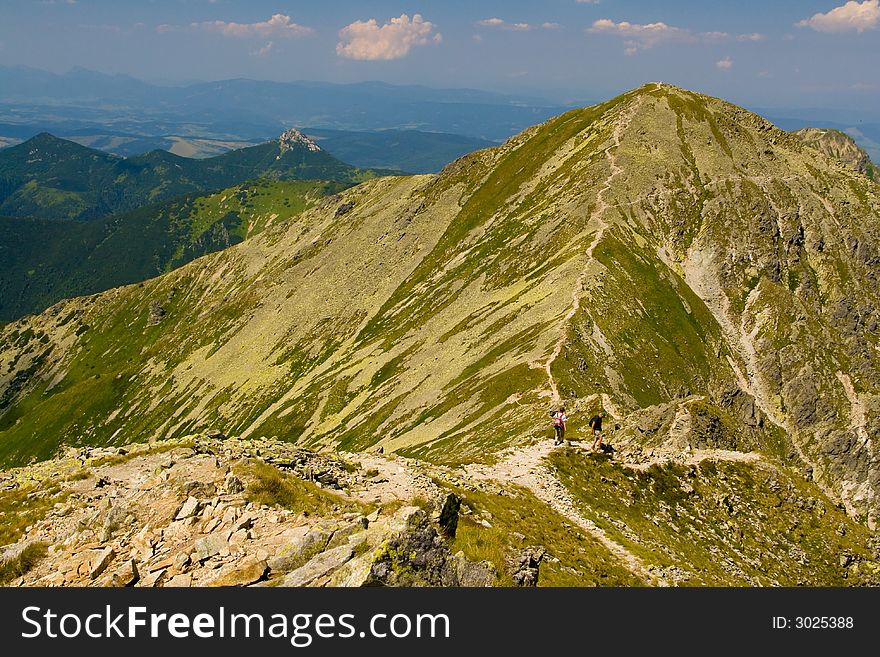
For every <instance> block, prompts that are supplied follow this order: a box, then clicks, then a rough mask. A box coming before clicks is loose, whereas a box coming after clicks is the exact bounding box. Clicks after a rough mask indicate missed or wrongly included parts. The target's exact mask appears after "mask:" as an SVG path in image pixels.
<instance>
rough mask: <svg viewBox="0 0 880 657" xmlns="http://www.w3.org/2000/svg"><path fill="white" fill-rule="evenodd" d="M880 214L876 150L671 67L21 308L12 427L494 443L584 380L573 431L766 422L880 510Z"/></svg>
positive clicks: (444, 459) (429, 453) (832, 479)
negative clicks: (617, 91)
mask: <svg viewBox="0 0 880 657" xmlns="http://www.w3.org/2000/svg"><path fill="white" fill-rule="evenodd" d="M878 231H880V191H878V188H877V186H876V185H875V184H874V183H872V182H871V181H870V180H868V179H866V178H865V177H864V176H862V175H860V174H859V173H858V172H856V171H855V170H853V169H851V168H850V167H848V166H845V165H843V164H840V163H839V162H837V161H836V160H834V159H832V158H830V157H828V156H826V155H824V154H823V153H821V152H819V151H817V150H815V149H813V148H811V147H808V146H805V145H804V144H803V142H802V141H801V140H799V139H798V138H796V137H794V136H792V135H790V134H788V133H785V132H783V131H780V130H777V129H776V128H774V127H773V126H772V125H770V124H769V123H767V122H766V121H764V120H762V119H761V118H759V117H757V116H755V115H753V114H750V113H748V112H746V111H745V110H742V109H740V108H737V107H735V106H732V105H730V104H727V103H725V102H723V101H720V100H716V99H712V98H707V97H704V96H700V95H697V94H694V93H691V92H687V91H684V90H681V89H677V88H674V87H670V86H667V85H656V84H651V85H647V86H645V87H642V88H640V89H638V90H635V91H633V92H630V93H628V94H624V95H623V96H620V97H618V98H615V99H613V100H611V101H609V102H607V103H604V104H602V105H597V106H595V107H591V108H587V109H581V110H575V111H572V112H569V113H567V114H564V115H562V116H559V117H557V118H555V119H552V120H550V121H548V122H547V123H545V124H542V125H540V126H537V127H535V128H532V129H530V130H527V131H526V132H524V133H523V134H521V135H519V136H517V137H515V138H513V139H511V140H510V141H509V142H507V143H506V144H504V145H503V146H501V147H498V148H495V149H490V150H486V151H480V152H478V153H475V154H472V155H470V156H467V157H465V158H463V159H461V160H459V161H457V162H456V163H454V164H452V165H450V166H449V167H447V169H446V170H444V171H443V172H442V173H441V174H440V175H438V176H417V177H409V178H394V179H378V180H374V181H370V182H367V183H364V184H362V185H360V186H358V187H356V188H354V189H351V190H348V191H346V192H345V193H343V194H342V195H341V196H340V197H338V198H334V199H331V200H327V201H324V202H322V203H321V204H319V205H318V206H317V207H315V208H313V209H311V210H308V211H306V212H304V213H302V214H300V215H297V216H296V217H293V218H292V219H290V220H289V221H287V222H285V223H283V224H279V225H274V226H272V227H270V228H268V229H267V230H266V231H265V232H264V233H263V234H261V235H259V236H257V237H255V238H253V239H251V240H248V241H247V242H245V243H243V244H240V245H237V246H235V247H233V248H230V249H227V250H225V251H223V252H220V253H216V254H212V255H209V256H206V257H204V258H201V259H199V260H197V261H195V262H193V263H191V264H189V265H187V266H185V267H183V268H181V269H179V270H177V271H174V272H171V273H169V274H166V275H164V276H162V277H160V278H157V279H154V280H151V281H147V282H145V283H143V284H140V285H136V286H130V287H126V288H119V289H116V290H112V291H110V292H107V293H105V294H101V295H98V296H95V297H89V298H81V299H74V300H71V301H67V302H63V303H61V304H58V305H56V306H54V307H53V308H51V309H50V310H48V311H47V312H45V313H43V314H42V315H39V316H35V317H30V318H26V319H24V320H21V321H19V322H15V323H13V324H10V325H8V326H6V327H5V328H4V329H2V333H0V413H2V416H0V454H2V457H3V458H4V459H5V460H6V461H7V462H23V461H27V460H28V459H30V458H33V457H35V456H36V457H46V456H48V455H50V454H51V453H52V452H53V451H54V450H55V448H56V447H57V446H58V445H59V444H61V443H62V442H64V443H68V444H99V445H104V444H111V443H115V442H126V441H129V440H132V439H138V438H139V439H143V440H146V439H147V438H167V437H175V436H182V435H185V434H187V433H191V432H193V431H197V430H200V429H204V428H207V427H209V426H214V425H217V426H223V427H226V428H227V429H228V430H229V432H231V433H235V434H242V435H244V436H245V437H260V436H269V437H271V436H278V437H280V438H283V439H285V440H290V441H297V442H299V443H301V444H304V445H312V446H315V445H334V446H339V447H342V448H345V449H350V450H363V449H365V448H367V447H370V446H373V445H377V444H379V445H382V446H383V447H384V449H385V450H386V451H392V450H394V451H397V452H399V453H402V454H406V455H409V456H415V457H419V458H422V459H426V460H429V461H433V462H439V463H452V462H467V461H475V460H481V459H483V457H484V456H485V455H487V454H489V453H491V452H493V451H496V450H499V449H501V448H504V447H508V446H511V445H522V444H526V443H529V442H532V441H534V440H535V439H536V438H537V437H539V436H541V435H543V434H544V432H545V431H546V426H547V417H546V416H547V411H548V410H549V408H550V406H551V405H552V404H558V403H560V402H565V403H566V405H567V406H568V407H569V411H570V414H571V415H572V418H573V420H572V425H573V426H572V427H571V431H570V434H571V435H572V436H574V437H578V436H585V435H586V434H587V429H586V428H585V427H584V425H585V424H586V420H587V419H588V418H589V416H590V415H592V413H593V412H594V411H595V410H597V409H598V408H599V407H600V406H601V407H604V408H605V409H606V410H607V411H609V413H610V414H611V416H612V418H609V419H610V420H611V422H612V423H616V424H619V425H620V430H619V433H618V435H619V436H620V439H621V440H623V441H626V442H628V443H630V444H632V445H644V446H646V447H650V448H652V449H654V448H656V449H665V450H674V449H678V450H681V449H685V448H688V447H690V448H694V447H706V448H711V449H716V448H723V449H729V450H746V451H748V450H760V451H762V452H763V453H764V454H766V455H767V456H768V458H772V459H775V460H776V461H778V462H779V463H782V464H787V465H792V466H794V467H796V468H797V469H799V470H801V471H803V472H804V473H806V474H807V475H808V476H810V477H812V478H813V479H814V480H815V481H816V482H817V483H818V484H819V485H821V486H822V487H823V488H824V489H825V490H826V491H827V492H828V494H829V495H831V496H832V498H834V499H840V500H842V501H843V502H844V503H845V504H846V507H847V509H848V511H849V512H850V513H851V514H852V515H853V516H854V517H857V518H860V519H863V520H866V521H867V522H868V524H869V525H871V526H873V525H874V524H875V523H876V517H877V513H878V511H880V498H878V493H880V464H878V458H880V457H878V452H877V442H876V441H877V433H878V425H880V396H878V395H880V371H878V363H880V361H878V358H877V349H878V339H880V336H878V332H877V331H878V319H880V317H878V295H880V292H878V286H877V280H876V278H877V272H878V269H877V264H878V262H880V261H878V248H880V240H878V238H880V235H878ZM155 301H158V302H159V304H160V305H161V306H162V308H163V310H164V314H163V316H162V317H161V318H160V319H159V320H158V321H155V322H149V321H148V319H149V315H150V311H149V308H150V305H151V303H153V302H155ZM578 422H580V424H579V425H578Z"/></svg>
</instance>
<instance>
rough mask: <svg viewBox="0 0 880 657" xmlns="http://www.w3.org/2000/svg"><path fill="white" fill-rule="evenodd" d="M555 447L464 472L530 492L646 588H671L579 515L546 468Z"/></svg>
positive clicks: (531, 448) (531, 449)
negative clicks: (607, 553)
mask: <svg viewBox="0 0 880 657" xmlns="http://www.w3.org/2000/svg"><path fill="white" fill-rule="evenodd" d="M556 447H557V446H556V444H555V442H554V441H553V440H545V441H542V442H540V443H535V444H532V445H527V446H525V447H518V448H514V449H509V450H506V451H504V452H502V453H501V454H499V457H500V460H499V461H498V462H497V463H495V464H494V465H485V464H482V463H472V464H469V465H466V466H465V470H466V472H467V474H468V476H470V477H472V478H474V479H483V480H494V481H499V482H506V483H512V484H516V485H518V486H522V487H523V488H526V489H528V490H529V491H531V492H532V494H534V495H535V497H537V498H538V499H539V500H541V501H542V502H544V503H545V504H547V505H548V506H549V507H550V508H552V509H553V510H554V511H556V512H557V513H559V514H560V515H562V516H563V517H565V518H567V519H568V520H569V521H570V522H572V523H573V524H575V525H577V526H578V527H580V528H581V529H583V530H584V531H586V532H587V533H588V534H590V535H591V536H593V538H595V539H596V540H597V541H599V542H600V543H601V544H602V545H604V546H605V547H606V548H607V549H608V551H609V552H611V553H612V554H614V556H616V557H617V558H618V559H619V560H620V561H621V562H622V563H623V564H624V565H625V566H626V568H627V569H629V570H630V571H631V572H632V573H633V574H635V575H636V576H637V577H640V578H642V579H643V580H644V581H645V583H646V584H651V585H654V586H669V583H668V582H667V581H666V580H665V579H663V578H662V577H661V576H659V575H658V574H656V573H655V572H652V570H651V569H650V568H648V567H647V566H646V565H645V564H644V563H643V562H642V560H641V559H639V557H637V556H636V555H634V554H633V553H632V552H630V551H629V550H628V549H627V548H626V547H624V546H623V545H621V544H620V543H618V542H616V541H615V540H614V539H612V538H611V537H610V536H608V534H607V533H606V532H605V530H604V529H602V528H601V527H599V526H598V525H597V524H596V523H595V522H593V521H592V520H590V519H589V518H585V517H584V516H583V515H582V514H581V512H580V511H578V508H577V503H576V502H575V500H574V498H573V497H572V496H571V493H569V492H568V490H567V489H566V488H565V486H563V485H562V483H561V482H560V481H559V479H557V478H556V477H555V476H554V475H553V473H551V472H550V470H549V469H548V468H547V465H546V461H545V459H546V458H547V456H549V454H550V452H552V451H553V450H554V449H555V448H556Z"/></svg>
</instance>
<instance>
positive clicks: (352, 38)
mask: <svg viewBox="0 0 880 657" xmlns="http://www.w3.org/2000/svg"><path fill="white" fill-rule="evenodd" d="M339 38H340V39H341V41H340V42H339V43H337V44H336V54H337V55H339V56H340V57H347V58H348V59H361V60H372V61H374V60H390V59H400V58H402V57H406V56H407V55H408V54H409V51H410V50H412V48H413V47H415V46H424V45H427V44H429V43H440V42H441V41H442V40H443V36H442V35H441V34H440V33H439V32H436V33H435V32H434V24H433V23H431V22H430V21H426V20H425V19H423V18H422V16H421V14H414V15H413V17H412V20H410V18H409V16H407V15H406V14H401V15H400V17H398V18H392V19H391V22H390V23H385V24H384V25H382V26H381V27H380V26H379V24H378V23H377V22H376V19H375V18H371V19H370V20H368V21H355V22H354V23H352V24H351V25H347V26H346V27H344V28H342V29H341V30H340V31H339Z"/></svg>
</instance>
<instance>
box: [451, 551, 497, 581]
mask: <svg viewBox="0 0 880 657" xmlns="http://www.w3.org/2000/svg"><path fill="white" fill-rule="evenodd" d="M453 559H454V561H455V572H456V575H457V577H458V585H459V586H464V587H469V588H485V587H487V586H494V585H495V582H496V581H497V580H498V573H497V572H496V571H495V567H494V566H493V565H492V564H491V563H489V562H488V561H480V562H473V561H470V560H469V559H468V558H467V557H465V555H464V553H463V552H458V553H457V554H456V555H455V557H453Z"/></svg>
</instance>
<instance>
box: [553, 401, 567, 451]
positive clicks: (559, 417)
mask: <svg viewBox="0 0 880 657" xmlns="http://www.w3.org/2000/svg"><path fill="white" fill-rule="evenodd" d="M550 417H552V418H553V428H554V429H555V430H556V444H557V445H560V444H562V441H563V440H565V423H566V422H568V416H567V415H566V414H565V406H560V407H559V410H558V411H551V412H550Z"/></svg>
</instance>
